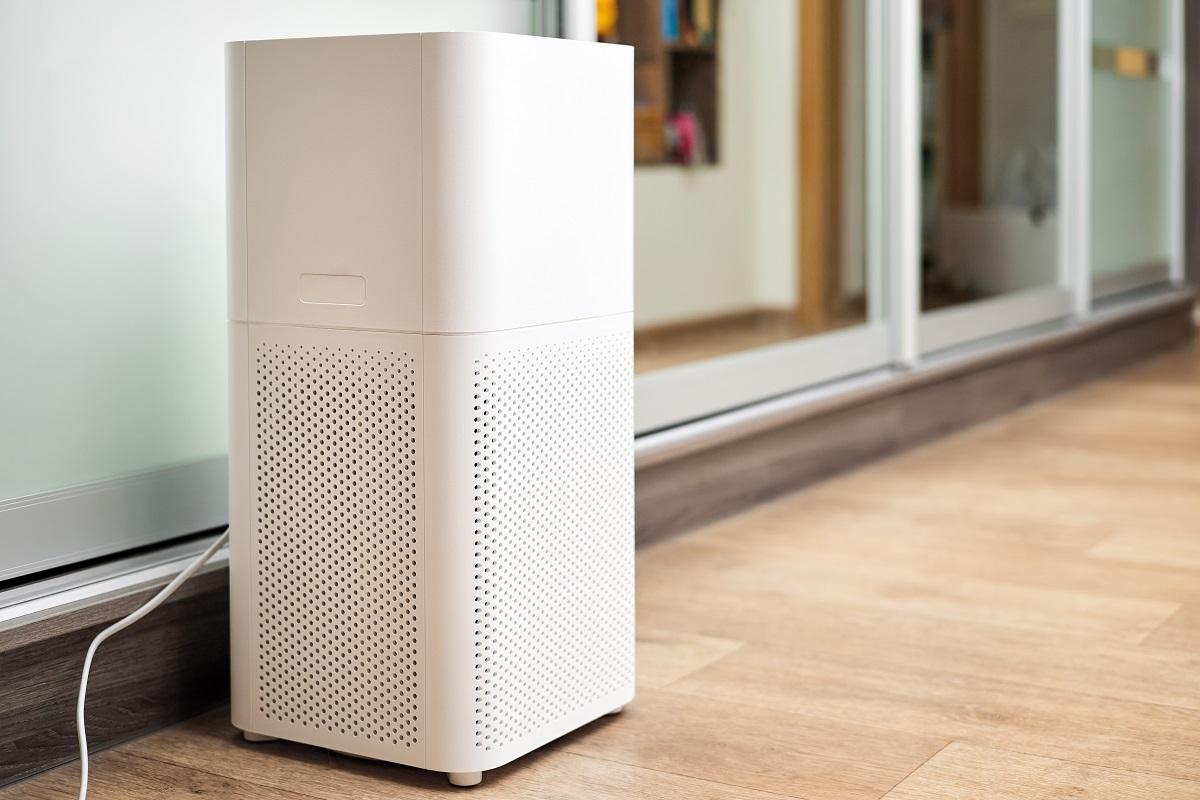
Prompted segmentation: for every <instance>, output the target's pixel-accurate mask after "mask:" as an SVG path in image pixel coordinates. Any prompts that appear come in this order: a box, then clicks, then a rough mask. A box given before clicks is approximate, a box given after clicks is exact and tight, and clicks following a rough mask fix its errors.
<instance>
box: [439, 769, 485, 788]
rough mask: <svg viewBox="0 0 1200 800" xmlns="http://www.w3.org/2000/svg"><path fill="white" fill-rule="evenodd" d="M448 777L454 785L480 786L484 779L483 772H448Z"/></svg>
mask: <svg viewBox="0 0 1200 800" xmlns="http://www.w3.org/2000/svg"><path fill="white" fill-rule="evenodd" d="M446 777H447V778H448V779H449V780H450V783H451V784H453V785H454V786H478V785H479V782H480V781H482V780H483V773H482V772H447V773H446Z"/></svg>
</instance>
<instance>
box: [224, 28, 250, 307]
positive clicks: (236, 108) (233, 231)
mask: <svg viewBox="0 0 1200 800" xmlns="http://www.w3.org/2000/svg"><path fill="white" fill-rule="evenodd" d="M225 222H226V226H225V227H226V231H227V233H226V241H225V253H226V264H227V270H228V271H227V275H228V292H229V318H230V319H231V320H242V321H244V320H246V319H247V317H246V43H245V42H229V43H227V44H226V45H225Z"/></svg>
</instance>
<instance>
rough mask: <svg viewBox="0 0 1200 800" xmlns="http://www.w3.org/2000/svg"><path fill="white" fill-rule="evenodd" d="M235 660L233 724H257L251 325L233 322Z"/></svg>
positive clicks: (231, 652)
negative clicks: (252, 579)
mask: <svg viewBox="0 0 1200 800" xmlns="http://www.w3.org/2000/svg"><path fill="white" fill-rule="evenodd" d="M228 347H229V664H230V687H229V688H230V695H231V701H230V702H231V706H232V717H233V724H234V725H236V726H237V727H239V728H242V729H244V730H251V731H253V730H255V728H254V727H253V726H252V723H253V719H254V717H253V712H252V710H253V709H254V707H255V703H254V694H253V688H252V680H251V677H252V670H253V660H252V650H251V647H252V642H253V641H254V640H255V636H256V634H257V631H256V630H255V629H254V627H253V625H252V624H251V606H250V603H251V597H250V574H249V566H250V539H251V531H250V449H249V448H250V415H249V414H250V390H249V381H248V372H249V368H250V367H249V353H248V349H249V330H248V327H247V325H246V323H244V322H231V323H229V344H228Z"/></svg>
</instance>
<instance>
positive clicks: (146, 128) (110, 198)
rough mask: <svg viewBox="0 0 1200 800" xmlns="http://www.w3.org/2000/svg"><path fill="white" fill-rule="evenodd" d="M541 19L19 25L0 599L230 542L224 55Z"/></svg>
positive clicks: (0, 421)
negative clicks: (18, 581)
mask: <svg viewBox="0 0 1200 800" xmlns="http://www.w3.org/2000/svg"><path fill="white" fill-rule="evenodd" d="M543 6H544V3H542V2H536V1H535V0H461V1H460V2H454V3H445V2H440V0H405V1H404V2H397V3H370V2H345V3H315V4H314V3H306V4H294V3H288V2H283V1H282V0H254V1H253V2H240V0H236V1H235V0H224V1H220V2H207V1H206V2H171V3H138V2H129V1H128V0H116V1H115V2H110V3H104V4H95V3H81V2H72V1H71V0H46V2H38V3H6V4H3V5H0V107H2V108H3V109H4V124H3V126H2V127H0V142H3V146H2V147H0V186H3V190H2V193H3V197H2V199H0V240H2V241H3V243H4V244H3V246H2V247H0V253H2V255H0V261H2V263H0V295H3V296H4V297H5V298H6V299H7V300H8V302H7V303H6V307H5V311H4V314H3V315H0V365H2V372H3V378H2V379H0V580H4V579H7V578H14V577H17V576H21V575H25V574H28V573H32V572H37V571H39V570H45V569H49V568H53V567H56V566H59V565H61V564H65V563H70V562H75V561H80V560H83V559H86V558H90V557H94V556H101V555H105V554H107V553H111V552H115V551H119V550H123V549H128V548H131V547H136V546H139V545H144V544H148V543H152V542H156V541H160V540H162V539H166V538H170V537H174V536H179V535H181V534H189V533H195V532H197V531H201V530H204V529H206V528H212V527H215V526H220V525H224V524H225V522H226V519H227V513H228V512H227V506H226V499H225V497H226V477H225V476H226V472H225V449H226V441H227V434H226V419H225V408H226V393H225V383H226V381H225V375H226V350H225V320H226V315H227V312H226V308H225V298H226V287H225V208H224V206H225V145H224V133H225V131H224V128H225V126H224V116H225V101H224V90H225V83H224V62H223V43H224V42H225V41H228V40H234V39H255V38H273V37H294V36H320V35H349V34H369V33H395V32H403V31H420V30H438V29H449V30H454V29H459V30H462V29H477V30H499V31H508V32H513V33H533V32H537V29H538V26H539V25H541V24H542V22H541V21H542V19H543V17H544V15H543V13H542V12H543V10H544V9H543Z"/></svg>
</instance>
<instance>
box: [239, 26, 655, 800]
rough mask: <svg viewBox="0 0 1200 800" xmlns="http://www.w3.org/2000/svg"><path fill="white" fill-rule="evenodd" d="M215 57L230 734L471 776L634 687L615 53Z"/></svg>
mask: <svg viewBox="0 0 1200 800" xmlns="http://www.w3.org/2000/svg"><path fill="white" fill-rule="evenodd" d="M227 59H228V81H229V84H228V100H229V114H228V125H229V130H228V160H229V241H230V247H229V261H230V317H231V323H230V337H229V341H230V365H231V378H230V414H231V419H230V425H231V431H232V433H231V442H230V458H229V462H230V498H231V500H230V502H231V510H230V529H231V545H230V547H231V551H230V585H231V595H232V599H231V603H232V608H231V636H232V672H233V678H232V684H233V685H232V694H233V712H232V713H233V723H234V725H236V726H237V727H238V728H240V729H242V730H243V731H244V732H245V734H246V737H247V738H249V739H252V740H261V739H271V738H280V739H288V740H292V741H297V742H305V743H308V744H312V745H318V746H321V747H327V748H330V749H332V750H337V751H341V752H344V753H348V754H353V755H357V756H364V757H368V758H375V759H382V760H384V761H391V762H395V763H398V764H408V765H412V766H416V767H423V768H425V769H430V770H438V771H443V772H447V773H449V774H450V779H451V781H452V782H454V783H457V784H463V785H469V784H471V783H477V782H478V781H479V779H480V774H481V773H482V772H483V771H484V770H488V769H492V768H494V767H498V766H500V765H502V764H505V763H506V762H509V761H511V760H513V759H515V758H517V757H518V756H521V755H523V754H525V753H528V752H530V751H531V750H533V749H535V748H537V747H539V746H540V745H543V744H545V743H546V742H549V741H551V740H552V739H555V738H556V737H559V736H562V735H563V734H565V733H567V732H568V731H571V730H573V729H575V728H578V727H579V726H581V725H584V724H585V723H587V722H589V721H591V720H594V719H596V718H597V717H600V716H602V715H604V714H606V713H609V712H612V711H614V710H618V709H619V708H620V707H621V706H623V705H624V704H625V703H627V702H628V701H629V700H630V699H631V698H632V697H633V691H634V676H633V658H634V656H633V650H634V627H633V614H634V599H633V407H632V401H633V385H632V384H633V362H632V309H633V301H632V294H633V293H632V167H633V159H632V153H633V146H632V144H633V143H632V120H633V113H632V111H633V109H632V72H633V58H632V51H631V50H630V49H629V48H626V47H619V46H612V45H600V44H591V43H583V42H574V41H564V40H558V39H548V38H536V37H525V36H512V35H503V34H488V33H437V34H410V35H395V36H362V37H343V38H327V39H299V40H280V41H255V42H238V43H233V44H230V45H228V49H227Z"/></svg>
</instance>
